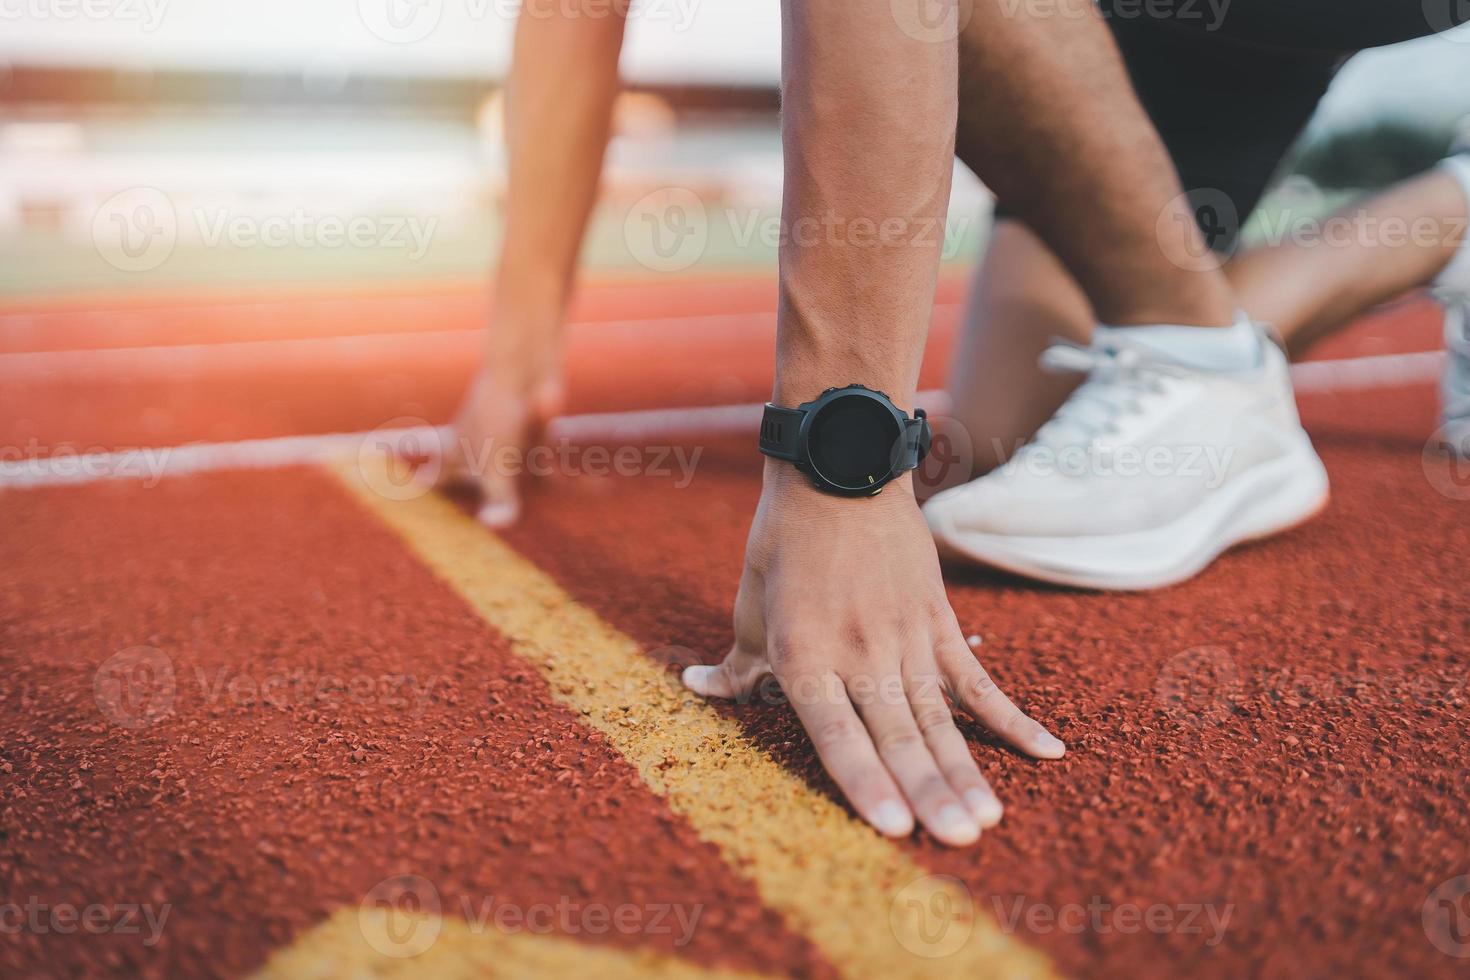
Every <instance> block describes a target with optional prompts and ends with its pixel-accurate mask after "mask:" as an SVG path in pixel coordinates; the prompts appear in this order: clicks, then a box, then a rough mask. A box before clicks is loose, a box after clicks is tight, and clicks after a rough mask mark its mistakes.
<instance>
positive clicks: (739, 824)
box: [334, 457, 1054, 980]
mask: <svg viewBox="0 0 1470 980" xmlns="http://www.w3.org/2000/svg"><path fill="white" fill-rule="evenodd" d="M334 471H335V472H336V473H337V475H338V476H339V478H340V479H341V480H342V482H343V484H344V485H345V486H346V487H347V488H348V489H349V490H350V491H351V492H352V493H353V494H355V495H356V497H357V498H358V499H359V500H360V501H361V502H362V503H363V504H364V505H365V506H366V507H367V508H368V509H369V510H370V511H372V512H373V513H374V514H376V515H377V516H378V517H379V518H381V519H382V520H383V521H384V522H385V523H386V524H387V525H388V526H389V527H390V528H392V529H393V530H394V531H396V532H397V533H398V534H399V536H400V537H402V538H403V540H404V541H405V542H406V543H407V545H408V546H409V548H410V549H411V550H412V551H413V552H414V553H415V554H417V555H418V556H419V558H420V559H421V560H422V561H423V562H424V563H425V564H426V565H427V566H428V567H429V568H430V569H432V570H433V571H434V572H435V574H437V575H438V576H439V577H440V578H442V579H443V580H444V581H445V582H447V583H448V584H449V585H450V586H451V587H452V588H453V589H454V590H455V591H456V592H457V593H459V595H460V596H462V597H463V598H464V599H465V601H466V602H468V603H469V604H470V606H471V607H472V608H473V609H474V610H475V611H476V612H477V613H478V614H479V615H480V616H481V617H482V618H483V619H484V620H485V621H486V622H487V623H489V624H490V625H491V626H493V627H494V628H495V629H496V630H498V631H499V632H500V633H501V634H502V635H504V636H505V637H506V638H507V639H509V640H510V642H511V644H512V648H513V650H514V651H515V653H516V654H517V656H519V657H521V658H523V659H524V660H526V661H527V662H529V663H531V664H533V665H535V666H536V667H537V668H538V669H539V670H540V672H541V673H542V675H543V676H544V677H545V678H546V680H547V682H548V685H549V687H550V689H551V691H552V693H553V695H554V696H555V697H556V698H557V699H558V700H560V701H561V702H562V703H564V704H566V705H568V706H569V707H571V708H572V709H574V710H575V711H577V712H579V713H580V714H581V715H582V717H583V719H584V721H585V723H586V724H587V725H589V726H591V727H593V728H595V729H597V730H598V731H601V732H602V733H603V734H604V735H606V736H607V738H608V740H609V741H610V742H611V743H612V744H613V745H614V746H615V747H616V748H617V749H618V750H619V751H620V752H621V753H622V754H623V755H624V757H626V758H627V759H628V761H629V762H630V763H632V764H633V766H634V767H636V768H637V769H638V771H639V772H640V773H641V774H642V777H643V779H644V781H645V782H646V783H647V784H648V786H649V787H650V788H651V789H653V791H654V792H656V793H658V794H659V795H660V796H662V797H664V798H665V800H666V801H667V802H668V805H669V807H670V808H671V809H672V810H674V811H675V812H677V813H679V814H681V815H682V816H683V817H684V818H685V819H687V820H688V821H689V823H690V824H691V825H692V826H693V827H694V829H695V831H696V832H697V833H698V834H699V835H700V836H701V837H702V838H704V839H705V840H707V841H710V842H711V843H713V844H714V845H715V846H716V847H717V848H718V849H719V850H720V852H721V854H722V855H723V856H724V858H725V860H726V861H727V862H728V863H729V864H730V865H731V867H733V868H734V869H736V870H737V871H738V872H739V873H741V874H743V875H745V876H747V877H748V878H749V879H750V880H751V881H752V882H753V883H754V884H755V886H756V888H757V890H758V891H759V893H760V895H761V898H762V899H763V900H764V902H765V903H766V904H767V905H768V906H769V907H770V908H772V909H775V910H776V911H778V912H780V913H781V914H782V915H783V917H784V918H785V919H786V921H787V923H788V924H789V925H790V926H791V927H792V928H793V929H794V930H795V931H796V932H798V933H800V934H802V935H804V936H806V937H807V938H808V939H810V940H811V941H812V942H813V943H814V944H815V945H816V946H817V947H818V948H819V949H820V950H821V951H822V952H823V954H824V955H825V956H826V957H827V958H828V959H829V960H830V961H831V962H832V963H833V965H834V966H836V967H837V968H838V969H839V970H841V971H842V972H843V973H844V974H845V975H847V976H851V977H874V978H884V980H887V978H894V977H905V976H916V977H917V976H937V975H944V976H964V977H996V976H1003V977H1040V976H1053V975H1054V973H1053V970H1052V967H1051V964H1050V963H1049V962H1048V960H1047V959H1046V958H1045V957H1044V956H1043V955H1042V954H1041V953H1040V952H1038V951H1037V950H1034V949H1031V948H1029V947H1027V946H1025V945H1024V944H1022V943H1021V942H1020V941H1019V940H1017V939H1015V938H1013V937H1012V936H1010V935H1008V934H1006V933H1004V932H1002V931H1001V930H1000V928H999V927H998V926H997V925H996V924H995V923H994V922H993V921H991V920H989V919H988V918H985V917H984V916H979V915H976V914H975V912H974V908H973V904H972V902H971V899H970V896H969V895H968V893H966V892H965V891H964V889H963V886H960V885H959V883H958V882H956V881H955V880H954V879H950V878H946V877H943V876H935V875H929V874H926V872H925V870H924V869H923V868H922V867H920V866H919V865H918V864H916V863H915V862H914V861H912V860H911V859H910V858H909V857H908V856H906V855H905V854H904V853H903V852H902V851H901V850H899V849H898V848H897V847H895V846H894V845H893V844H892V843H890V842H888V841H886V840H884V839H883V838H882V837H880V836H878V835H877V834H876V833H874V832H873V831H872V830H871V829H869V828H868V827H867V826H866V825H865V824H863V823H861V822H860V821H858V820H856V819H854V818H853V817H851V816H849V815H848V813H847V812H846V811H845V810H843V809H842V808H841V807H840V806H838V805H837V804H836V803H835V802H833V801H832V800H831V799H829V798H828V797H827V796H825V795H824V794H822V793H819V792H817V791H816V790H814V789H812V788H811V787H810V786H808V785H807V784H806V783H805V782H804V781H803V780H801V779H800V778H798V777H797V776H795V775H793V774H792V773H790V772H788V771H787V770H785V769H783V768H782V767H781V766H780V765H779V764H778V763H777V762H776V761H775V760H774V759H772V758H771V757H770V756H769V755H768V754H767V753H766V752H765V751H764V750H762V749H760V748H759V747H758V746H756V745H755V744H754V743H752V742H751V741H750V740H749V739H747V738H746V736H745V735H744V733H743V732H742V730H741V728H740V726H739V725H738V724H736V723H735V722H734V721H732V720H731V719H729V718H727V717H725V716H722V715H721V714H720V713H719V712H717V711H715V710H714V709H713V708H711V707H710V706H709V705H707V704H705V703H704V702H703V701H702V700H700V699H698V698H697V697H695V696H693V695H691V694H689V693H688V692H686V691H685V690H684V688H683V687H682V685H680V684H679V682H678V680H677V678H674V677H671V676H670V675H669V673H668V672H667V671H665V670H664V669H663V668H662V667H660V666H658V665H657V664H655V663H654V662H653V661H652V660H650V659H649V658H648V657H646V656H644V654H643V652H642V650H641V649H640V647H639V645H638V644H637V643H636V642H635V641H634V640H633V639H632V638H631V637H628V636H627V635H625V634H623V633H621V632H619V631H618V630H616V629H614V628H613V627H612V626H610V625H608V624H607V623H606V622H604V621H603V620H602V619H600V618H599V617H598V616H597V615H596V614H595V613H593V612H592V611H591V610H589V609H587V608H585V607H584V606H582V605H580V604H579V603H578V602H577V601H576V600H575V599H573V598H572V597H571V596H570V595H568V594H567V593H566V592H565V591H563V590H562V588H561V587H560V586H559V585H557V584H556V582H555V581H554V580H553V579H552V578H551V577H550V576H548V575H547V574H546V573H545V572H543V571H541V570H540V569H539V568H537V567H536V566H535V565H533V564H532V563H531V562H529V561H527V560H526V559H525V558H523V557H522V556H521V555H520V554H518V553H517V552H516V551H515V550H513V549H512V548H510V547H509V546H508V545H506V544H505V543H504V542H503V541H501V540H500V539H498V538H496V537H495V536H494V535H493V534H491V533H489V532H488V531H486V530H485V529H484V528H483V527H481V526H480V525H478V524H477V523H475V522H474V521H473V520H472V519H470V518H469V517H466V516H465V515H464V514H462V513H460V511H459V510H458V509H457V508H455V507H454V506H453V505H452V504H450V503H449V502H448V501H446V500H444V499H443V498H441V497H439V496H437V495H434V494H430V495H427V496H413V495H412V494H410V493H402V492H400V489H399V488H401V487H402V482H401V476H402V473H401V471H397V470H394V469H391V468H390V466H389V464H387V463H386V462H385V461H384V460H382V459H378V458H374V457H360V458H358V459H355V460H352V461H350V462H344V463H342V464H340V465H338V466H336V467H335V468H334ZM405 496H408V497H411V499H392V498H395V497H405Z"/></svg>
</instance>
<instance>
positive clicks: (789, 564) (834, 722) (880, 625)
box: [684, 462, 1065, 846]
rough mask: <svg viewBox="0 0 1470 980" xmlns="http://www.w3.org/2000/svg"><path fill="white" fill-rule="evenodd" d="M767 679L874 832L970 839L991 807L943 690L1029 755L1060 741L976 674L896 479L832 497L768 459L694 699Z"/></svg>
mask: <svg viewBox="0 0 1470 980" xmlns="http://www.w3.org/2000/svg"><path fill="white" fill-rule="evenodd" d="M767 674H774V675H775V677H776V680H778V681H779V682H780V684H781V688H782V690H783V691H784V693H785V696H786V698H787V699H788V700H789V701H790V702H791V705H792V707H793V708H794V709H795V710H796V713H797V715H798V716H799V717H800V719H801V723H802V725H803V726H804V727H805V728H806V730H807V732H808V734H810V736H811V738H812V742H813V743H814V745H815V746H816V749H817V752H818V753H819V755H820V756H821V759H822V763H823V765H825V766H826V768H827V771H828V772H829V773H831V775H832V778H833V779H834V780H835V781H836V782H837V785H838V786H839V787H841V789H842V791H843V793H845V794H846V796H847V798H848V799H849V800H850V801H851V802H852V805H853V807H854V808H855V809H856V810H857V811H858V813H859V814H861V815H862V816H863V818H864V819H866V820H867V821H868V822H869V823H871V824H872V825H873V826H874V827H876V828H877V829H878V830H879V831H880V832H881V833H883V834H885V835H888V836H891V837H902V836H906V835H907V834H909V833H911V832H912V831H913V828H914V818H915V816H917V817H918V819H919V821H920V822H922V823H923V825H924V826H925V827H926V828H928V830H929V831H930V833H932V834H933V835H934V836H935V837H936V838H938V839H939V840H940V841H942V842H944V843H946V844H949V845H951V846H962V845H966V844H971V843H973V842H974V841H975V840H976V839H977V838H978V837H979V836H980V831H981V830H982V829H983V828H987V827H992V826H994V825H995V824H996V823H997V822H999V820H1000V818H1001V804H1000V801H999V800H998V799H997V798H996V796H995V793H994V791H993V790H992V789H991V788H990V785H989V784H988V783H987V782H986V781H985V777H984V776H982V775H981V774H980V769H979V766H977V765H976V763H975V759H974V758H973V757H972V756H971V754H970V749H969V746H968V744H967V743H966V742H965V739H964V737H963V736H962V735H961V734H960V732H959V729H958V728H956V726H955V722H954V718H953V716H952V715H951V713H950V708H949V704H948V701H947V700H946V697H945V692H946V691H947V692H949V693H950V695H951V696H952V697H953V698H954V699H955V701H956V702H957V703H958V704H960V705H961V706H963V707H964V708H965V709H966V710H967V711H968V712H969V713H970V714H971V715H973V716H974V717H975V718H976V719H977V720H979V721H980V722H981V723H983V724H984V725H985V726H986V727H988V728H989V729H990V730H991V731H993V732H995V733H996V734H997V735H999V736H1000V737H1001V738H1003V739H1005V740H1006V741H1007V742H1010V743H1011V744H1012V745H1014V746H1015V747H1016V748H1018V749H1020V750H1021V751H1022V752H1025V753H1027V754H1028V755H1032V756H1035V757H1037V758H1043V759H1055V758H1059V757H1060V756H1061V755H1062V754H1063V752H1064V751H1065V747H1064V746H1063V745H1062V743H1061V742H1060V741H1059V740H1058V739H1056V738H1055V737H1054V736H1052V735H1051V734H1050V733H1048V732H1047V731H1046V730H1045V729H1044V728H1042V727H1041V725H1039V724H1038V723H1037V722H1035V721H1033V720H1032V719H1031V718H1029V717H1027V716H1026V715H1025V714H1023V713H1022V712H1021V710H1020V709H1019V708H1017V707H1016V706H1015V705H1014V704H1013V703H1012V702H1011V700H1010V699H1009V698H1007V697H1006V696H1005V695H1004V694H1003V693H1001V691H1000V689H999V688H997V687H996V686H995V684H994V683H993V682H992V681H991V680H990V677H989V675H987V674H986V672H985V670H984V669H983V668H982V667H981V666H980V664H979V663H978V662H977V661H976V659H975V655H974V653H973V652H972V651H971V650H970V647H969V645H968V644H967V643H966V642H965V639H964V637H963V635H962V634H961V631H960V627H959V624H958V622H957V621H956V620H955V616H954V612H953V611H952V610H951V609H950V606H949V600H948V598H947V596H946V595H945V592H944V583H943V581H942V580H941V577H940V572H939V561H938V557H937V555H936V554H935V550H934V544H933V541H932V539H931V538H930V536H929V531H928V528H927V526H926V525H925V523H924V519H923V517H922V516H921V514H920V512H919V507H918V504H917V503H916V502H915V500H914V495H913V489H912V485H911V483H910V480H909V477H907V476H906V477H904V478H902V479H900V480H896V481H894V482H893V483H892V484H891V485H890V486H888V487H887V488H886V489H885V490H884V491H883V493H881V494H880V495H878V496H877V497H872V498H865V499H859V500H852V499H844V498H839V497H832V496H828V495H826V494H823V493H820V492H818V491H817V490H815V489H813V488H812V487H811V485H810V484H809V483H808V482H807V481H806V479H805V477H803V476H802V475H801V474H800V473H798V472H797V471H796V470H795V469H793V468H791V467H790V466H786V465H784V464H777V463H769V462H768V463H767V468H766V483H765V490H764V492H763V493H762V495H761V501H760V506H759V508H758V510H757V512H756V517H755V524H754V526H753V527H752V528H751V532H750V539H749V541H748V543H747V545H746V553H745V571H744V575H743V577H742V579H741V582H740V592H739V595H738V596H737V597H736V600H735V644H734V646H733V647H732V649H731V650H730V653H729V654H728V655H727V656H726V657H725V659H724V661H723V662H722V663H720V664H719V665H718V666H713V667H706V666H693V667H690V668H688V669H687V670H686V671H685V672H684V682H685V684H686V685H688V686H689V688H690V689H691V690H693V691H695V692H697V693H699V694H702V695H705V696H708V697H718V698H743V697H746V696H748V695H750V694H751V693H753V692H754V691H755V689H756V688H757V686H758V685H759V684H760V682H761V680H762V679H763V678H764V677H765V676H766V675H767Z"/></svg>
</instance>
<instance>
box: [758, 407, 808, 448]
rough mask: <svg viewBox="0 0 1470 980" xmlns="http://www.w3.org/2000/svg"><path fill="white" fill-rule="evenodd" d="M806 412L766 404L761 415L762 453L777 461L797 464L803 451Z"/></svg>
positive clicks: (799, 409)
mask: <svg viewBox="0 0 1470 980" xmlns="http://www.w3.org/2000/svg"><path fill="white" fill-rule="evenodd" d="M805 415H806V410H805V409H801V408H782V407H781V406H779V405H772V404H770V403H769V402H767V403H766V410H765V412H764V413H762V415H761V439H760V449H761V452H762V453H764V454H766V455H767V456H771V457H774V458H776V459H784V460H788V461H789V462H793V463H794V462H797V461H798V460H799V459H800V449H801V420H802V418H803V417H805Z"/></svg>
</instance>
